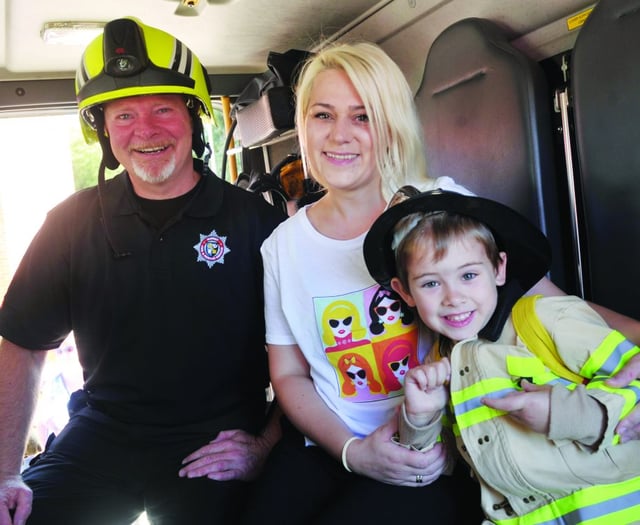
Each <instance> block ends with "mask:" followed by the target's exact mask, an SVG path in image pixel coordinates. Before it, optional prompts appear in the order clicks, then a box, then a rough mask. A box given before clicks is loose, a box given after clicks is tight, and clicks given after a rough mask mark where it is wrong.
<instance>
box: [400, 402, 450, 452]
mask: <svg viewBox="0 0 640 525" xmlns="http://www.w3.org/2000/svg"><path fill="white" fill-rule="evenodd" d="M443 413H444V411H442V412H441V414H440V416H439V417H435V418H434V419H433V421H431V422H430V423H429V424H427V425H425V426H423V427H416V426H414V425H412V424H411V423H410V422H409V419H408V418H407V412H406V410H405V405H404V403H402V410H401V411H400V415H399V417H400V421H399V424H398V434H399V438H398V441H399V443H398V444H399V445H402V446H404V447H407V448H411V449H413V450H418V451H420V452H426V451H427V450H429V449H430V448H432V447H433V445H435V444H436V441H438V436H439V435H440V432H441V431H442V414H443Z"/></svg>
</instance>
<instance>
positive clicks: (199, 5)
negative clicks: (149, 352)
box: [175, 0, 207, 16]
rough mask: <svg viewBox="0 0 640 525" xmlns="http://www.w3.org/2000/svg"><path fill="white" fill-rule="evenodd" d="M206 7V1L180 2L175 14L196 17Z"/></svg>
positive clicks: (184, 0) (189, 0) (183, 0)
mask: <svg viewBox="0 0 640 525" xmlns="http://www.w3.org/2000/svg"><path fill="white" fill-rule="evenodd" d="M206 5H207V0H180V4H179V5H178V7H177V8H176V12H175V14H176V15H180V16H197V15H199V14H200V13H202V11H203V10H204V8H205V6H206Z"/></svg>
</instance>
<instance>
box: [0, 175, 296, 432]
mask: <svg viewBox="0 0 640 525" xmlns="http://www.w3.org/2000/svg"><path fill="white" fill-rule="evenodd" d="M103 203H104V209H105V213H104V217H105V222H106V224H107V225H108V232H109V237H110V238H111V243H110V242H109V241H108V239H107V236H106V235H105V228H104V224H103V218H102V216H101V213H100V207H99V199H98V192H97V188H90V189H87V190H83V191H80V192H78V193H76V194H74V195H73V196H71V197H69V198H68V199H67V200H66V201H64V202H63V203H61V204H60V205H58V206H57V207H56V208H54V209H53V210H51V211H50V212H49V214H48V216H47V219H46V220H45V223H44V225H43V226H42V228H41V230H40V231H39V232H38V234H37V235H36V237H35V238H34V240H33V241H32V243H31V246H30V247H29V249H28V250H27V252H26V254H25V256H24V259H23V260H22V262H21V264H20V266H19V268H18V270H17V272H16V274H15V276H14V279H13V281H12V283H11V285H10V287H9V290H8V291H7V294H6V296H5V299H4V303H3V305H2V307H1V308H0V334H1V335H2V336H3V337H5V338H6V339H8V340H10V341H12V342H13V343H15V344H17V345H20V346H23V347H25V348H28V349H34V350H36V349H52V348H56V347H57V346H58V345H59V344H60V343H61V342H62V340H63V339H64V338H65V337H66V335H67V334H68V333H69V331H71V330H73V331H74V335H75V339H76V343H77V347H78V353H79V357H80V361H81V364H82V368H83V370H84V377H85V385H86V386H85V388H86V390H88V392H89V393H90V399H91V403H92V404H93V405H94V406H96V407H98V408H101V409H102V410H104V411H105V412H106V413H108V414H110V415H112V416H113V417H116V418H118V419H120V420H122V421H127V422H134V421H135V422H139V423H142V424H152V425H175V424H183V423H184V424H188V423H197V422H200V421H203V420H215V419H218V418H225V419H229V417H230V418H231V421H228V423H227V425H229V426H228V428H235V427H240V428H248V427H252V426H255V421H250V419H251V418H248V417H247V415H246V414H247V413H249V412H250V411H251V409H248V408H246V407H253V408H255V407H256V406H257V405H260V409H262V408H263V406H264V397H265V396H264V388H265V387H266V385H267V383H268V375H267V364H266V352H265V349H264V333H265V330H264V317H263V300H262V295H263V288H262V262H261V258H260V251H259V249H260V245H261V244H262V241H263V240H264V239H265V238H266V237H267V236H268V235H269V233H270V232H271V231H272V230H273V228H274V227H275V226H276V225H277V224H278V223H279V222H280V221H281V220H283V219H284V218H285V217H284V216H283V214H282V212H281V211H280V210H278V209H276V208H275V207H273V206H271V205H270V204H268V203H267V202H266V201H265V200H264V199H262V198H261V197H260V196H258V195H255V194H252V193H250V192H247V191H245V190H243V189H240V188H237V187H235V186H232V185H231V184H228V183H226V182H224V181H222V180H220V179H219V178H217V177H216V176H214V175H213V174H211V173H208V174H207V175H205V176H204V177H203V179H202V180H201V182H200V184H199V186H198V188H197V190H196V191H195V192H194V195H193V197H192V198H191V199H190V200H189V201H188V202H187V203H186V204H185V207H184V209H183V211H181V212H180V213H178V214H177V215H176V217H175V218H174V219H172V220H169V221H168V222H167V223H166V224H165V226H164V227H162V228H160V229H158V228H156V227H154V226H152V224H153V222H152V221H149V220H148V218H145V216H144V213H143V212H142V210H141V207H140V203H139V202H138V200H137V199H136V197H135V195H134V193H133V189H132V186H131V183H130V181H129V178H128V175H127V174H126V173H122V174H120V175H118V176H116V177H115V178H113V179H111V180H110V181H107V183H106V185H105V188H104V191H103ZM114 248H115V250H116V251H117V252H119V253H123V254H125V255H124V256H121V257H115V256H114ZM252 430H255V428H252Z"/></svg>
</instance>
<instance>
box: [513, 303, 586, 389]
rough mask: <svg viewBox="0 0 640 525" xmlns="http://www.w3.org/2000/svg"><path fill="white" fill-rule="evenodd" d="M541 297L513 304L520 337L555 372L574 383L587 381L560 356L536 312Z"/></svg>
mask: <svg viewBox="0 0 640 525" xmlns="http://www.w3.org/2000/svg"><path fill="white" fill-rule="evenodd" d="M539 297H541V296H540V295H534V296H525V297H522V298H520V299H519V300H518V302H516V304H515V305H514V306H513V309H512V310H511V319H512V321H513V326H514V327H515V330H516V333H517V334H518V337H520V339H522V341H523V342H524V344H525V345H526V347H527V348H528V349H529V350H530V351H531V352H533V353H534V354H535V355H536V356H537V357H538V358H539V359H540V360H541V361H542V362H543V363H544V364H545V366H547V367H548V368H549V370H551V371H552V372H553V373H554V374H556V375H557V376H559V377H562V378H564V379H568V380H569V381H571V382H572V383H577V384H583V383H586V382H587V380H586V379H585V378H584V377H582V376H581V375H578V374H576V373H575V372H573V371H572V370H569V369H568V368H567V366H566V365H565V364H564V362H563V361H562V359H561V358H560V355H559V354H558V350H557V348H556V345H555V343H554V342H553V339H552V338H551V336H550V335H549V332H548V331H547V329H546V328H545V327H544V325H543V324H542V322H541V321H540V318H539V317H538V314H536V307H535V304H536V301H537V300H538V298H539Z"/></svg>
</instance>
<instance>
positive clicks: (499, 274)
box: [496, 252, 507, 286]
mask: <svg viewBox="0 0 640 525" xmlns="http://www.w3.org/2000/svg"><path fill="white" fill-rule="evenodd" d="M506 280H507V252H500V262H499V263H498V267H497V268H496V285H498V286H502V285H503V284H504V283H505V282H506Z"/></svg>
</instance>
